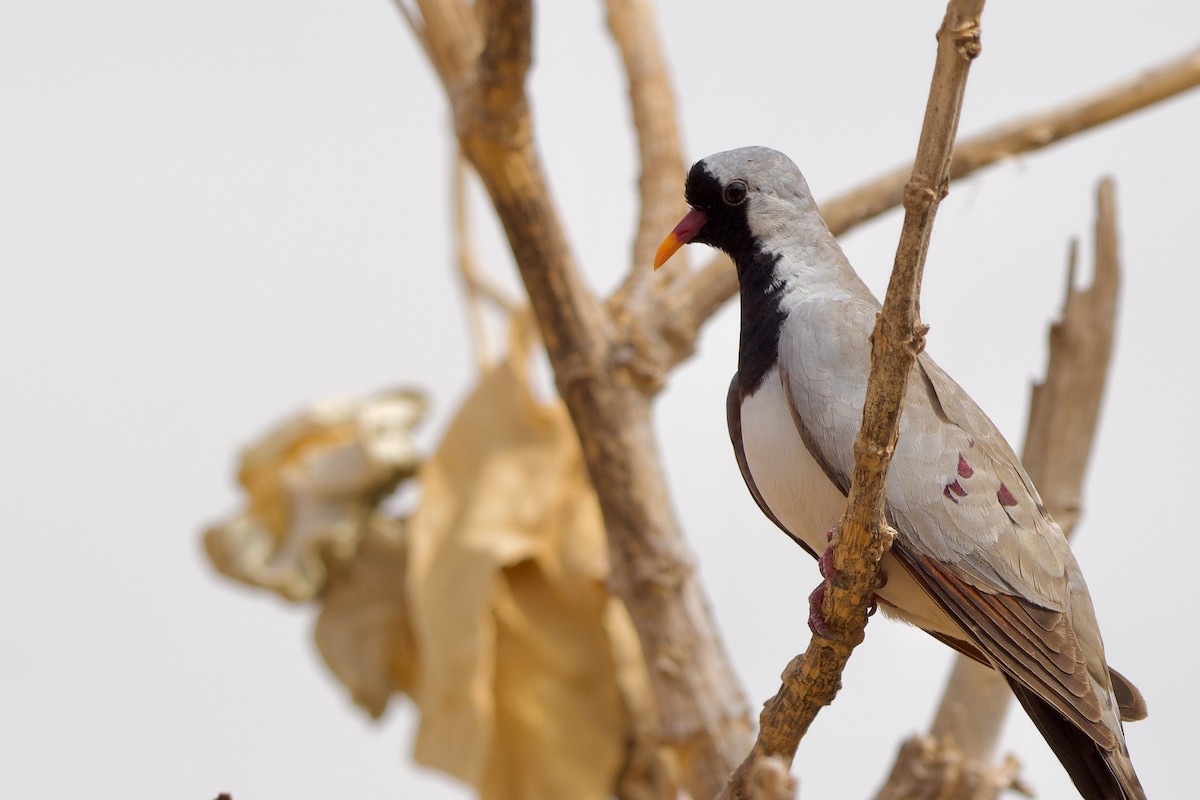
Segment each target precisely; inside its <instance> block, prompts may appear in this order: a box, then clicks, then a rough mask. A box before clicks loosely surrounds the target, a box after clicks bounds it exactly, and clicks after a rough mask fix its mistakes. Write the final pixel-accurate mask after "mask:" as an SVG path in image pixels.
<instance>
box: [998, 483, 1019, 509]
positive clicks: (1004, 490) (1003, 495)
mask: <svg viewBox="0 0 1200 800" xmlns="http://www.w3.org/2000/svg"><path fill="white" fill-rule="evenodd" d="M996 499H997V500H999V501H1000V505H1002V506H1015V505H1016V504H1017V498H1015V497H1013V493H1012V492H1010V491H1009V490H1008V487H1007V486H1005V485H1004V484H1003V483H1002V484H1000V488H999V489H997V490H996Z"/></svg>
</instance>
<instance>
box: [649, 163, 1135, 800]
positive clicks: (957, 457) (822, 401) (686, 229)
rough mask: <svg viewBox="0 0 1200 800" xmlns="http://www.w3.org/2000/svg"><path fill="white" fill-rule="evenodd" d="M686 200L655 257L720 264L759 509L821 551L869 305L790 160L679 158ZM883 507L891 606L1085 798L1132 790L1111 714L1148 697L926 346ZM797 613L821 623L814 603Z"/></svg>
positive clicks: (739, 445) (1008, 463) (739, 451)
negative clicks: (737, 325)
mask: <svg viewBox="0 0 1200 800" xmlns="http://www.w3.org/2000/svg"><path fill="white" fill-rule="evenodd" d="M685 191H686V196H687V202H688V204H689V205H690V206H691V207H692V210H691V211H690V212H689V213H688V214H687V216H685V217H684V218H683V220H682V221H681V222H680V223H679V225H678V226H676V228H675V230H674V231H673V232H672V233H671V234H670V235H668V236H667V238H666V240H665V241H664V242H663V244H662V246H661V247H660V248H659V251H658V254H657V256H656V257H655V261H654V263H655V268H656V269H657V268H658V267H659V266H661V265H662V264H663V263H664V262H665V261H666V260H667V259H668V258H670V257H671V255H672V254H673V253H674V252H675V251H676V250H678V249H679V248H680V247H681V246H682V245H684V244H686V243H688V242H700V243H703V244H708V245H712V246H713V247H717V248H720V249H721V250H724V251H725V252H726V253H728V254H729V255H730V256H731V257H732V258H733V261H734V264H736V266H737V273H738V280H739V282H740V283H741V313H742V326H741V342H740V345H739V348H738V371H737V374H736V375H734V378H733V382H732V383H731V384H730V387H729V396H728V403H727V412H728V422H729V434H730V437H731V438H732V440H733V448H734V452H735V454H736V456H737V462H738V465H739V466H740V467H741V470H742V476H743V477H744V478H745V480H746V486H747V487H748V488H749V489H750V493H751V494H752V495H753V496H754V499H755V501H757V503H758V505H759V507H760V508H761V509H762V511H763V513H764V514H766V515H767V517H769V518H770V519H771V520H772V521H773V522H774V523H775V524H776V525H778V526H779V527H780V528H781V529H783V531H784V532H785V533H787V534H788V535H789V536H791V537H792V538H793V539H795V540H796V541H797V542H798V543H799V544H800V545H801V546H803V547H804V548H805V549H806V550H808V551H809V553H810V554H812V555H813V556H817V554H819V553H824V552H825V551H826V549H827V542H828V538H827V533H826V532H827V531H828V530H830V529H831V528H832V527H833V526H834V525H836V524H837V522H838V520H839V519H840V518H841V515H842V512H843V511H844V510H845V506H846V493H847V492H848V490H849V488H850V475H851V473H852V471H853V468H854V447H853V444H854V440H855V437H856V435H857V433H858V428H859V425H860V423H861V420H862V411H863V400H864V397H865V395H866V386H867V374H868V372H869V370H870V365H871V353H870V343H869V338H870V335H871V331H872V329H873V327H874V324H875V317H876V314H877V313H878V312H879V310H880V304H879V301H878V300H876V299H875V296H874V295H872V294H871V291H870V290H869V289H868V288H867V286H866V285H865V284H864V283H863V282H862V280H861V279H860V278H859V277H858V275H857V274H856V273H855V271H854V269H853V268H852V267H851V266H850V263H849V262H848V261H847V260H846V256H845V254H844V253H843V252H842V249H841V247H839V246H838V243H837V241H836V240H835V239H834V238H833V235H832V234H831V233H830V232H829V228H828V227H826V225H825V221H824V220H823V219H822V218H821V214H820V212H819V211H818V210H817V205H816V203H815V202H814V201H813V198H812V195H811V194H810V193H809V190H808V185H807V183H805V180H804V177H803V176H802V175H801V174H800V171H799V170H798V169H797V168H796V165H795V164H793V163H792V162H791V160H789V159H788V158H787V156H785V155H783V154H781V153H778V152H776V151H774V150H769V149H767V148H763V147H747V148H742V149H740V150H732V151H729V152H725V153H717V154H716V155H712V156H709V157H708V158H706V159H704V160H702V161H700V162H698V163H697V164H695V165H694V166H693V167H692V169H691V172H690V173H689V174H688V178H687V185H686V190H685ZM886 503H887V514H888V518H889V521H890V522H891V524H892V525H893V526H894V527H895V529H896V531H897V536H896V539H895V541H894V543H893V545H892V548H891V551H890V552H889V553H888V554H887V555H885V556H884V557H883V561H882V562H881V565H880V566H881V569H882V571H883V573H884V575H885V577H886V583H884V584H882V585H881V587H880V588H879V590H878V592H877V597H878V600H879V603H880V607H881V608H882V609H883V610H884V613H885V614H887V615H889V616H892V617H896V618H899V619H902V620H905V621H907V622H910V623H912V624H914V625H916V626H918V627H920V628H922V629H924V630H926V631H928V632H929V633H930V634H932V635H933V636H935V637H936V638H938V639H940V640H941V641H942V642H944V643H946V644H948V645H950V646H951V647H953V648H955V649H956V650H958V651H960V652H962V653H965V654H966V655H968V656H971V657H972V658H975V659H976V660H978V661H980V662H982V663H984V664H988V665H990V666H992V667H994V668H995V669H997V670H999V671H1000V672H1001V673H1003V675H1004V677H1005V678H1006V679H1007V680H1008V683H1009V685H1010V686H1011V687H1012V690H1013V692H1014V693H1015V694H1016V696H1017V699H1018V700H1020V702H1021V705H1022V706H1024V707H1025V710H1026V711H1027V712H1028V713H1029V716H1030V717H1031V718H1032V719H1033V722H1034V723H1035V724H1036V725H1037V727H1038V729H1039V730H1040V731H1041V732H1042V735H1043V736H1045V738H1046V741H1047V742H1048V743H1049V744H1050V747H1051V748H1053V750H1054V752H1055V754H1056V755H1057V756H1058V758H1059V760H1060V761H1061V762H1062V764H1063V766H1064V767H1065V768H1066V770H1067V772H1068V773H1069V774H1070V776H1071V779H1072V780H1073V781H1074V782H1075V785H1076V787H1077V788H1078V789H1079V792H1080V794H1081V795H1082V796H1083V797H1084V798H1087V800H1134V799H1135V798H1141V799H1142V800H1144V798H1145V793H1144V792H1143V790H1142V787H1141V784H1140V782H1139V781H1138V778H1137V774H1136V773H1135V772H1134V769H1133V764H1132V763H1131V762H1130V759H1129V752H1128V750H1127V749H1126V746H1125V737H1124V734H1123V731H1122V727H1121V721H1122V720H1123V719H1124V720H1132V719H1141V718H1142V717H1144V716H1145V713H1146V712H1145V704H1144V701H1143V700H1142V697H1141V694H1140V693H1139V692H1138V690H1137V689H1136V688H1135V687H1134V686H1133V685H1132V684H1130V683H1129V682H1128V681H1127V680H1126V679H1125V678H1123V677H1122V676H1121V675H1119V674H1118V673H1116V672H1115V671H1113V670H1111V669H1109V668H1108V666H1107V664H1106V662H1105V658H1104V645H1103V643H1102V642H1101V640H1100V629H1099V627H1098V625H1097V623H1096V614H1095V611H1094V610H1093V608H1092V601H1091V598H1090V597H1089V595H1088V590H1087V585H1086V584H1085V583H1084V580H1083V575H1082V573H1081V572H1080V569H1079V565H1078V563H1076V561H1075V557H1074V556H1073V555H1072V553H1071V550H1070V548H1068V546H1067V541H1066V538H1065V537H1064V536H1063V534H1062V531H1061V530H1060V529H1059V527H1058V525H1057V524H1056V523H1055V522H1054V520H1053V519H1051V517H1050V516H1049V514H1048V513H1047V512H1046V509H1045V507H1044V506H1043V505H1042V501H1041V498H1040V497H1039V496H1038V493H1037V489H1035V488H1034V486H1033V484H1032V482H1031V481H1030V479H1029V476H1028V475H1027V474H1026V473H1025V469H1024V468H1023V467H1022V466H1021V462H1020V461H1019V460H1018V459H1017V456H1016V455H1015V454H1014V453H1013V451H1012V448H1010V447H1009V445H1008V443H1007V442H1006V441H1005V440H1004V437H1002V436H1001V435H1000V432H999V431H998V430H997V429H996V426H995V425H993V424H992V421H991V420H989V419H988V418H987V416H986V415H985V414H984V413H983V412H982V411H981V410H980V409H979V407H978V406H977V405H976V404H975V402H974V401H973V400H971V398H970V397H969V396H968V395H967V393H966V392H964V391H963V390H962V389H961V388H960V387H959V386H958V385H957V384H956V383H955V382H954V381H953V380H951V378H950V376H949V375H947V374H946V373H945V372H943V371H942V370H941V368H939V367H938V365H937V364H935V363H934V361H933V359H932V358H930V357H929V356H928V355H926V354H924V353H922V354H921V355H920V356H919V357H918V359H917V363H916V365H915V366H914V367H913V370H912V373H911V375H910V376H909V384H908V392H907V396H906V402H905V409H904V415H903V417H902V420H901V424H900V439H899V442H898V443H897V445H896V451H895V455H894V457H893V459H892V464H891V470H890V473H889V476H888V482H887V489H886ZM822 566H823V568H824V569H823V571H825V572H828V570H829V567H830V564H829V561H828V559H824V558H823V559H822ZM822 586H823V584H822ZM819 591H820V590H818V592H819ZM814 595H815V596H818V597H819V595H817V593H814ZM810 623H811V625H812V626H813V629H814V631H815V632H817V633H818V634H821V633H827V629H826V628H824V622H823V620H822V619H821V618H820V611H819V603H814V606H813V610H812V613H811V617H810Z"/></svg>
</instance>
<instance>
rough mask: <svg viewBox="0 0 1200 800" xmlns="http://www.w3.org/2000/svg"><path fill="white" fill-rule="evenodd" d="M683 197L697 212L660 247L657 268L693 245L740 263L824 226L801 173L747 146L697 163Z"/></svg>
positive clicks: (775, 153) (789, 162)
mask: <svg viewBox="0 0 1200 800" xmlns="http://www.w3.org/2000/svg"><path fill="white" fill-rule="evenodd" d="M684 195H685V197H686V198H687V202H688V205H690V206H691V207H692V211H691V212H690V213H689V214H688V215H687V216H686V217H684V218H683V220H682V221H681V222H680V223H679V225H678V226H676V228H675V230H674V231H672V232H671V234H670V235H669V236H667V238H666V240H665V241H664V242H663V244H662V247H660V248H659V251H658V254H657V255H656V257H655V260H654V262H655V268H657V267H659V266H661V265H662V264H663V263H664V262H666V260H667V259H668V258H670V257H671V254H673V253H674V252H675V251H676V250H678V249H679V248H680V247H681V246H682V245H684V244H687V243H688V242H699V243H701V244H708V245H712V246H713V247H717V248H719V249H721V250H724V251H725V252H726V253H729V254H730V255H731V256H734V258H735V259H736V258H737V256H738V254H739V253H744V252H746V250H747V249H748V248H750V247H753V246H754V245H755V244H756V243H757V244H758V245H762V244H763V243H766V242H769V241H771V240H772V239H774V238H775V237H776V236H778V235H780V234H785V233H791V234H795V233H796V232H798V230H797V229H805V228H807V227H808V226H810V225H814V224H815V225H816V226H818V227H819V228H822V229H823V228H824V227H825V226H824V222H822V221H821V219H820V215H819V214H818V212H817V206H816V203H814V202H813V199H812V194H811V193H810V192H809V190H808V184H807V183H806V182H805V180H804V176H803V175H801V174H800V170H799V169H797V168H796V165H795V164H794V163H792V160H791V159H790V158H788V157H787V156H785V155H784V154H783V153H780V152H779V151H777V150H772V149H770V148H767V147H742V148H739V149H737V150H727V151H726V152H724V153H716V154H714V155H711V156H708V157H707V158H704V159H701V160H700V161H697V162H696V163H695V164H694V165H693V166H692V169H691V171H690V172H689V173H688V177H687V183H686V185H685V188H684Z"/></svg>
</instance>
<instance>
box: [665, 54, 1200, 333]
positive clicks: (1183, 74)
mask: <svg viewBox="0 0 1200 800" xmlns="http://www.w3.org/2000/svg"><path fill="white" fill-rule="evenodd" d="M1196 86H1200V50H1193V51H1191V52H1189V53H1187V54H1186V55H1184V56H1182V57H1177V58H1174V59H1171V60H1170V61H1167V62H1165V63H1163V64H1161V65H1160V66H1158V67H1155V68H1153V69H1151V70H1149V71H1147V72H1146V73H1144V74H1142V75H1140V76H1138V77H1136V78H1133V79H1132V80H1127V81H1122V82H1121V83H1118V84H1116V85H1114V86H1111V87H1109V88H1108V89H1105V90H1104V91H1101V92H1099V93H1097V94H1094V95H1090V96H1088V97H1086V98H1084V99H1082V100H1077V101H1075V102H1073V103H1068V104H1065V105H1061V106H1056V107H1054V108H1053V109H1050V110H1048V111H1044V112H1042V113H1039V114H1034V115H1032V116H1028V117H1024V118H1022V119H1019V120H1016V121H1014V122H1009V123H1006V124H1004V125H1001V126H999V127H997V128H994V129H992V130H990V131H987V132H986V133H983V134H981V135H979V136H975V137H972V138H970V139H967V140H965V141H963V142H961V143H960V144H959V145H958V147H957V148H956V149H955V151H954V163H953V165H952V169H951V172H950V178H951V180H958V179H960V178H964V177H966V176H967V175H970V174H972V173H974V172H977V171H978V170H980V169H983V168H984V167H986V166H989V165H991V164H994V163H996V162H997V161H1000V160H1002V159H1004V158H1007V157H1009V156H1014V155H1019V154H1021V153H1028V152H1032V151H1034V150H1040V149H1042V148H1044V147H1048V146H1050V145H1052V144H1054V143H1056V142H1060V141H1062V140H1064V139H1067V138H1069V137H1071V136H1074V135H1075V134H1078V133H1082V132H1084V131H1087V130H1090V129H1092V128H1095V127H1097V126H1099V125H1103V124H1104V123H1107V122H1112V121H1113V120H1115V119H1119V118H1122V117H1125V116H1127V115H1129V114H1131V113H1133V112H1135V111H1138V110H1140V109H1143V108H1146V107H1147V106H1150V105H1153V104H1155V103H1158V102H1161V101H1163V100H1166V99H1168V98H1171V97H1174V96H1176V95H1178V94H1182V93H1183V92H1186V91H1188V90H1189V89H1193V88H1195V87H1196ZM908 174H909V170H908V168H907V167H900V168H897V169H895V170H892V171H891V172H888V173H886V174H885V175H883V176H881V177H879V178H876V179H874V180H872V181H869V182H868V183H866V184H863V185H862V186H860V187H858V188H857V189H852V190H851V191H849V192H846V193H845V194H842V195H839V196H838V197H835V198H833V199H832V200H830V201H828V202H827V203H824V204H822V205H821V214H822V216H824V217H825V221H826V222H827V223H828V224H829V229H830V230H831V231H833V233H834V235H840V234H842V233H845V232H846V231H848V230H850V229H851V228H853V227H855V226H856V225H860V224H862V223H863V222H866V221H867V220H869V219H873V218H874V217H876V216H878V215H879V214H882V213H883V212H885V211H887V210H889V209H892V208H895V207H896V206H898V205H900V203H901V201H902V199H903V198H902V193H903V189H904V184H905V181H906V180H907V179H908ZM736 292H737V275H736V273H735V272H734V271H733V270H732V269H731V268H730V267H729V262H728V260H727V259H725V258H723V257H721V258H716V259H714V260H713V261H712V262H711V263H709V264H707V265H705V266H704V267H703V268H701V269H699V270H697V271H696V272H694V273H692V275H691V276H690V277H689V278H688V279H687V280H686V281H685V282H684V283H683V284H682V285H681V286H679V287H678V288H677V289H675V290H673V291H672V292H671V296H670V297H669V298H668V302H669V303H671V305H672V306H673V308H674V309H675V310H673V311H672V312H671V313H670V314H667V315H664V316H665V317H670V318H672V319H675V318H678V317H679V316H680V315H681V314H682V315H683V316H684V318H687V319H692V320H695V323H696V324H697V325H701V324H703V323H704V322H705V321H707V320H708V318H709V317H711V316H712V314H713V313H714V312H715V311H716V310H717V309H718V308H720V307H721V306H722V305H723V304H724V303H725V302H726V301H727V300H729V299H730V298H731V297H733V296H734V294H736ZM679 352H680V354H681V356H686V354H687V353H688V352H690V351H688V350H687V349H686V348H681V349H680V351H679Z"/></svg>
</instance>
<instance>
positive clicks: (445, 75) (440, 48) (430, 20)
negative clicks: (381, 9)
mask: <svg viewBox="0 0 1200 800" xmlns="http://www.w3.org/2000/svg"><path fill="white" fill-rule="evenodd" d="M394 2H395V3H396V6H397V8H398V9H399V11H400V13H401V15H402V16H404V18H405V19H406V20H408V21H409V26H410V27H412V28H413V32H414V33H416V34H417V38H418V40H419V41H420V42H421V44H422V45H423V46H424V47H425V52H426V53H428V54H429V58H430V60H431V61H432V62H433V67H434V69H436V70H437V73H438V77H440V78H441V79H442V86H444V87H445V88H446V91H447V93H451V92H452V91H453V90H456V89H457V88H458V87H459V86H461V85H462V84H463V83H465V82H466V81H468V80H469V79H470V78H471V75H472V73H473V72H474V70H475V60H476V59H477V58H478V54H479V48H480V47H481V46H482V44H483V38H482V35H481V33H480V30H479V25H478V24H477V23H476V21H475V16H474V14H472V13H471V9H470V7H469V6H468V5H467V4H466V3H465V2H463V0H417V8H418V9H420V11H421V21H422V23H423V27H421V28H418V27H417V26H416V25H414V24H413V23H414V20H413V18H412V13H411V12H410V11H409V9H408V7H407V6H405V5H403V2H404V0H394Z"/></svg>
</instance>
